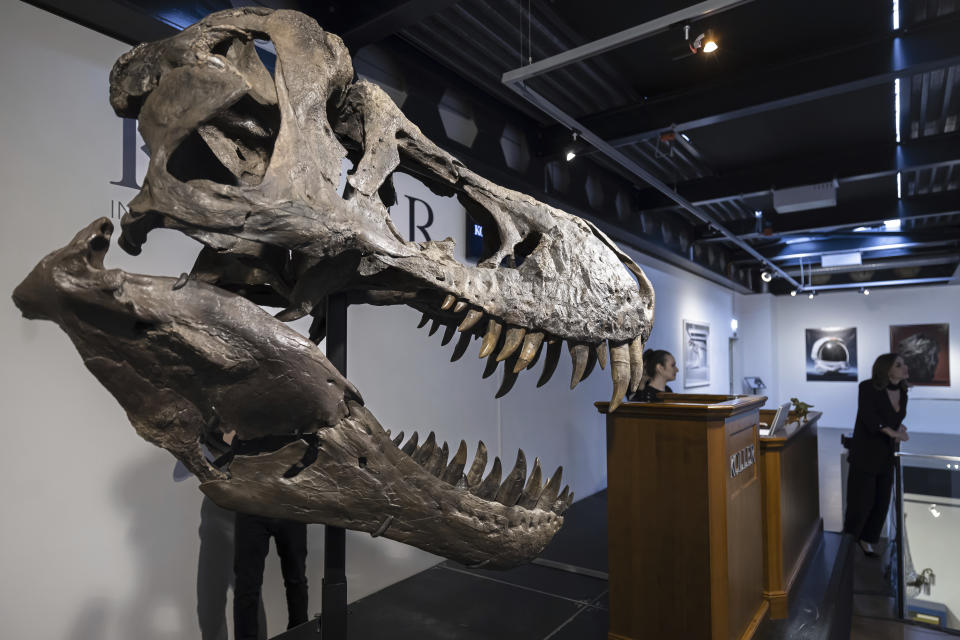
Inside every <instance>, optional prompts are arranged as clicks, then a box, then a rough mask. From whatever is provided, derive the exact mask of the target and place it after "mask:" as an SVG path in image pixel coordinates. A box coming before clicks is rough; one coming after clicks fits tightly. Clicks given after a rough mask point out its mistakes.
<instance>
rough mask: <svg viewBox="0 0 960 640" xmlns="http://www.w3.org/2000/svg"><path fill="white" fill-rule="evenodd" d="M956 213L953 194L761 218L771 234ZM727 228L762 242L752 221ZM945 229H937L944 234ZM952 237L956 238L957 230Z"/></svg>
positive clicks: (959, 208)
mask: <svg viewBox="0 0 960 640" xmlns="http://www.w3.org/2000/svg"><path fill="white" fill-rule="evenodd" d="M957 214H960V195H958V192H956V191H945V192H941V193H936V194H931V195H925V196H918V197H916V198H910V199H907V200H896V199H894V198H889V197H888V198H883V197H880V198H870V199H866V200H858V201H855V202H851V203H841V204H840V205H838V206H836V207H828V208H824V209H814V210H812V211H798V212H796V213H785V214H773V215H770V216H767V217H766V218H765V220H766V221H769V222H770V223H771V224H772V228H773V235H774V236H776V235H780V234H786V233H793V234H795V233H802V232H804V231H808V230H809V231H813V230H816V229H818V228H827V229H829V230H836V229H837V225H843V226H845V227H856V226H860V225H867V224H875V223H876V222H877V220H890V219H893V218H900V219H901V220H906V219H909V218H922V217H930V216H940V215H942V216H948V215H957ZM727 228H728V229H730V230H731V231H733V232H734V233H737V235H738V236H739V237H741V238H743V239H762V238H764V237H767V236H763V235H762V234H761V235H758V234H757V233H756V232H755V229H756V221H755V220H744V221H738V222H735V223H734V222H730V223H727ZM945 232H946V230H941V233H945ZM953 235H957V236H960V228H957V229H956V230H955V232H954V234H953ZM720 238H721V236H715V237H714V236H709V237H706V238H702V239H704V240H710V241H713V240H716V241H721V240H720Z"/></svg>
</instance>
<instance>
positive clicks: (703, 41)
mask: <svg viewBox="0 0 960 640" xmlns="http://www.w3.org/2000/svg"><path fill="white" fill-rule="evenodd" d="M683 39H684V40H686V41H687V46H688V47H690V53H697V52H698V51H700V50H703V52H704V53H713V52H714V51H716V50H717V49H719V48H720V45H718V44H717V39H716V38H714V37H713V33H712V32H711V31H710V30H707V31H705V32H703V33H701V34H700V35H698V36H697V37H696V38H694V39H693V40H691V39H690V25H688V24H685V25H683Z"/></svg>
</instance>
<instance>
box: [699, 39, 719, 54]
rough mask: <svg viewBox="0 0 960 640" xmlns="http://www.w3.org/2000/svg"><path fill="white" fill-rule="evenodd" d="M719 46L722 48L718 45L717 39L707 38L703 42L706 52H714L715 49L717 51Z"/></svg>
mask: <svg viewBox="0 0 960 640" xmlns="http://www.w3.org/2000/svg"><path fill="white" fill-rule="evenodd" d="M719 48H720V47H719V46H718V45H717V41H716V40H707V41H706V42H704V43H703V52H704V53H713V52H714V51H716V50H717V49H719Z"/></svg>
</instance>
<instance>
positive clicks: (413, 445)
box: [400, 431, 418, 457]
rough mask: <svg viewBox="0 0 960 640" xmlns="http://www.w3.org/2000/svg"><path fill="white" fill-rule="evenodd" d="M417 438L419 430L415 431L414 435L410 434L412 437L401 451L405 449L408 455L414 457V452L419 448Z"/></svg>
mask: <svg viewBox="0 0 960 640" xmlns="http://www.w3.org/2000/svg"><path fill="white" fill-rule="evenodd" d="M417 439H418V436H417V432H416V431H414V432H413V435H412V436H410V439H409V440H408V441H407V444H405V445H403V449H400V451H403V452H404V453H405V454H407V455H408V456H410V457H413V452H414V451H416V450H417Z"/></svg>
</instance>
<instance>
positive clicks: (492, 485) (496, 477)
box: [470, 457, 501, 500]
mask: <svg viewBox="0 0 960 640" xmlns="http://www.w3.org/2000/svg"><path fill="white" fill-rule="evenodd" d="M500 474H501V469H500V458H499V457H496V458H494V459H493V468H492V469H490V475H488V476H487V479H486V480H484V481H483V482H481V483H480V485H479V486H477V487H473V488H471V489H470V493H472V494H473V495H475V496H477V497H478V498H483V499H484V500H493V497H494V496H495V495H497V489H498V488H499V487H500Z"/></svg>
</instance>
